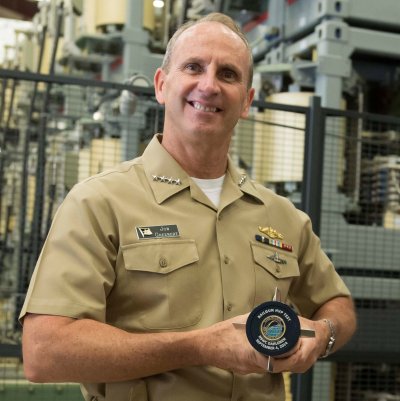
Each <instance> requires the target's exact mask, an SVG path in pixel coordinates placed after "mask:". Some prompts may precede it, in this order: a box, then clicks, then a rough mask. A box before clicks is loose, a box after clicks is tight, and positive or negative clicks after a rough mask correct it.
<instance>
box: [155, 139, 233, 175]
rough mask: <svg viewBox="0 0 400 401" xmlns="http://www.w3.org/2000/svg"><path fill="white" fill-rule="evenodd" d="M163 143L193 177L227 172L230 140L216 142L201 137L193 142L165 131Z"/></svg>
mask: <svg viewBox="0 0 400 401" xmlns="http://www.w3.org/2000/svg"><path fill="white" fill-rule="evenodd" d="M186 139H187V138H186ZM186 139H185V140H186ZM229 139H230V138H229ZM162 145H163V146H164V148H165V149H166V150H167V151H168V153H169V154H170V155H171V156H172V157H173V158H174V159H175V160H176V161H177V162H178V163H179V164H180V166H181V167H182V168H183V169H184V170H185V171H186V172H187V173H188V175H190V176H191V177H196V178H205V179H207V178H219V177H221V176H223V175H224V174H225V172H226V168H227V165H228V150H229V141H224V142H222V143H221V142H219V143H215V141H210V140H209V138H200V140H196V141H194V143H191V142H184V141H181V140H179V137H178V135H166V134H165V133H164V135H163V140H162Z"/></svg>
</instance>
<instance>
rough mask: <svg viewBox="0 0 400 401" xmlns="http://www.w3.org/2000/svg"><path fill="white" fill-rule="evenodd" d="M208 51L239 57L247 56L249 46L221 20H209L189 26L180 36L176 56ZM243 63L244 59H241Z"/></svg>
mask: <svg viewBox="0 0 400 401" xmlns="http://www.w3.org/2000/svg"><path fill="white" fill-rule="evenodd" d="M202 51H206V52H207V54H209V55H210V56H213V55H219V56H220V57H221V58H222V57H230V58H232V59H237V58H238V57H241V56H243V57H247V52H248V50H247V47H246V45H245V44H244V42H243V40H242V39H241V38H240V37H239V36H238V35H237V34H236V33H235V32H233V31H232V30H231V29H229V28H228V27H227V26H225V25H223V24H221V23H220V22H214V21H207V22H202V23H199V24H197V25H194V26H192V27H190V28H188V29H187V30H186V31H184V32H182V34H181V35H180V36H179V37H178V39H177V41H176V43H175V46H174V50H173V53H175V54H174V57H177V56H178V57H179V58H186V57H187V56H192V55H199V53H201V52H202ZM240 62H241V63H242V62H243V61H240Z"/></svg>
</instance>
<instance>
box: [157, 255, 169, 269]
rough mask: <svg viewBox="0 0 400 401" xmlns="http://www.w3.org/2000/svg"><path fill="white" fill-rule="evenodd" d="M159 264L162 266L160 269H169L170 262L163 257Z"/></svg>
mask: <svg viewBox="0 0 400 401" xmlns="http://www.w3.org/2000/svg"><path fill="white" fill-rule="evenodd" d="M158 263H159V264H160V267H167V266H168V261H167V259H166V258H164V257H163V256H162V257H161V258H160V260H159V261H158Z"/></svg>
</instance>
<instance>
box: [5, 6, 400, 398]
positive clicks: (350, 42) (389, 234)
mask: <svg viewBox="0 0 400 401" xmlns="http://www.w3.org/2000/svg"><path fill="white" fill-rule="evenodd" d="M213 11H220V12H223V13H225V14H228V15H230V16H232V17H233V18H234V19H235V20H236V21H237V23H238V24H239V25H240V26H241V27H242V29H243V31H244V32H245V33H246V35H247V37H248V40H249V42H250V44H251V46H252V49H253V57H254V61H255V75H254V87H255V88H256V94H257V95H256V97H257V101H256V103H255V106H254V107H253V108H252V109H251V113H250V116H249V118H248V119H247V120H243V121H240V122H239V124H238V126H237V128H236V131H235V135H234V139H233V143H232V149H231V154H232V157H233V160H235V161H236V163H237V164H238V165H240V167H242V168H243V169H244V170H245V171H246V172H247V173H248V174H249V175H250V176H251V177H252V178H254V179H256V180H257V181H260V182H262V183H264V184H265V185H266V186H269V187H271V188H273V189H275V190H276V191H277V192H279V193H281V194H282V195H285V196H288V197H289V198H290V199H291V200H292V201H293V202H294V203H296V204H300V200H301V197H302V195H304V194H303V192H304V191H305V189H304V177H303V165H304V164H305V163H306V162H307V159H306V157H305V156H306V153H305V151H304V149H305V146H306V133H307V132H308V131H309V130H310V126H309V121H310V119H309V117H307V115H306V113H305V110H307V109H308V108H309V105H310V104H311V102H313V99H314V96H315V95H317V96H319V97H320V99H321V106H322V108H321V109H320V112H321V113H322V114H321V115H322V117H321V119H320V120H318V119H317V120H318V121H320V122H321V124H320V126H319V127H316V128H317V129H318V130H319V131H318V135H320V136H321V137H323V138H324V142H323V148H322V151H321V152H322V153H323V166H322V184H321V188H320V191H319V192H320V194H319V195H320V196H321V213H320V216H319V218H320V223H319V224H318V225H319V235H320V237H321V242H322V245H323V247H324V248H325V250H326V251H327V253H328V254H329V256H330V257H331V258H332V260H333V262H334V264H335V266H336V268H337V269H338V271H339V273H340V274H341V275H342V276H343V278H344V279H345V281H346V283H347V284H348V286H349V287H350V289H351V291H352V293H353V296H354V298H355V301H356V304H357V309H358V314H359V319H360V320H359V327H360V330H359V332H358V334H357V335H356V336H355V338H354V340H353V341H352V342H350V344H349V345H348V346H347V347H345V348H344V349H343V351H342V352H339V353H338V354H337V355H336V356H335V358H336V360H334V359H331V360H330V361H328V362H326V361H324V362H319V363H317V365H316V367H315V369H314V384H313V388H312V392H313V399H318V400H319V401H325V400H330V399H332V397H331V394H330V387H329V385H327V386H326V388H325V389H324V390H321V389H319V388H318V382H319V381H321V380H323V378H324V377H325V378H326V377H328V380H331V379H332V378H333V377H334V376H335V369H336V368H337V367H339V370H340V374H339V375H338V377H341V379H342V380H343V381H346V383H347V385H348V386H350V387H351V388H353V387H354V394H356V393H357V395H353V398H351V399H352V400H353V401H354V400H358V399H360V400H363V399H371V400H373V399H382V400H386V399H387V400H389V399H395V398H390V397H398V396H399V393H400V390H399V389H398V388H397V387H396V386H394V387H393V386H388V387H387V388H386V387H385V388H382V386H375V387H374V386H373V385H371V386H369V387H368V389H367V390H365V391H364V392H363V391H362V389H361V388H360V386H359V382H357V378H358V377H360V375H361V373H360V372H365V371H366V370H368V369H370V370H371V371H373V372H375V373H376V375H377V376H379V377H383V376H384V375H385V374H386V373H387V374H388V375H389V373H388V372H390V377H393V381H394V382H395V381H396V380H397V381H398V380H399V377H400V373H399V371H400V367H399V366H398V361H399V360H400V359H399V358H400V344H399V342H398V340H397V338H398V336H399V335H400V326H399V323H398V322H397V321H396V320H395V319H394V316H395V315H396V314H397V315H398V312H399V309H400V270H399V263H398V260H399V259H400V247H399V246H398V244H399V240H400V119H399V117H400V98H399V93H400V91H399V89H400V50H399V49H400V23H399V20H400V2H399V1H398V0H385V1H384V2H377V1H374V0H268V1H265V0H255V1H244V0H164V1H157V2H156V1H154V2H152V1H148V0H140V1H138V0H114V1H112V2H111V1H107V0H64V1H61V0H47V1H42V2H41V3H40V4H39V12H38V13H37V14H36V15H35V16H34V18H33V20H32V22H30V23H24V24H21V23H20V24H16V28H15V30H14V41H13V42H12V43H10V42H8V43H7V44H6V46H5V49H4V52H3V59H0V68H2V69H0V78H2V86H1V94H0V95H1V96H0V100H1V103H0V151H1V152H0V182H1V185H0V202H1V203H0V246H1V249H0V283H1V285H0V290H1V291H0V297H2V298H3V299H2V301H1V302H2V305H1V306H2V308H3V310H4V311H5V312H4V313H3V318H2V321H0V329H1V333H0V335H1V338H2V342H3V343H4V342H8V343H10V344H18V340H19V339H18V336H19V333H18V331H16V330H15V329H16V318H15V317H16V316H17V314H18V308H19V305H20V304H21V300H22V299H23V294H24V291H25V290H26V285H27V280H28V279H29V276H30V274H31V272H32V269H33V266H34V262H35V257H36V256H37V253H38V252H39V250H40V244H41V241H42V240H43V238H44V236H45V234H46V232H47V230H48V227H49V225H50V223H51V219H52V216H53V214H54V213H55V210H56V209H57V206H58V205H59V204H60V202H61V201H62V199H63V198H64V196H65V195H66V193H67V192H68V190H69V189H70V188H71V187H72V186H73V185H74V184H75V183H76V182H78V181H80V180H81V179H83V178H85V177H87V176H89V175H91V174H94V173H97V172H98V171H101V170H103V169H105V168H107V167H109V166H111V165H113V164H115V163H118V162H119V161H122V160H126V159H129V158H132V157H134V156H136V155H137V154H139V153H140V152H141V150H142V148H143V146H144V145H145V144H146V143H147V141H148V140H149V138H150V137H151V136H152V135H153V133H154V132H156V131H159V130H160V129H161V127H162V118H163V111H162V109H161V108H160V107H159V106H158V105H157V103H156V102H155V100H154V98H153V97H152V77H153V75H154V72H155V70H156V68H157V67H158V66H159V65H160V64H161V60H162V57H163V54H164V52H165V48H166V45H167V42H168V40H169V38H170V37H171V35H172V34H173V32H174V31H175V30H176V29H177V27H179V26H180V25H181V24H182V23H183V22H185V21H187V20H190V19H192V20H195V19H198V18H199V17H201V16H202V15H205V14H207V13H210V12H213ZM17 25H18V26H17ZM0 28H1V21H0ZM0 56H1V53H0ZM6 70H7V71H14V75H12V74H11V73H9V75H7V74H6ZM18 73H20V75H18ZM22 73H25V75H23V74H22ZM11 77H14V78H11ZM16 77H19V79H17V78H16ZM90 82H91V84H89V83H90ZM273 105H276V106H277V105H279V107H278V106H277V107H273ZM377 114H379V115H380V116H377ZM313 195H314V194H311V196H313ZM315 195H317V194H315ZM382 331H385V333H384V334H382ZM10 333H11V334H10ZM0 357H1V355H0ZM350 362H352V363H353V364H352V365H351V366H350V365H349V363H350ZM368 364H371V366H370V367H368V366H369V365H368ZM375 373H374V374H375ZM396 378H397V379H396ZM349 383H350V384H349ZM352 383H353V384H352ZM339 390H340V389H337V391H336V395H335V399H336V400H337V401H341V400H347V399H349V398H346V396H345V395H341V394H340V391H341V390H340V391H339ZM346 392H347V394H348V393H351V392H352V390H351V389H349V387H347V388H346V389H345V390H343V393H346ZM357 397H358V398H357ZM374 397H375V398H374ZM378 397H381V398H378ZM385 397H386V398H385Z"/></svg>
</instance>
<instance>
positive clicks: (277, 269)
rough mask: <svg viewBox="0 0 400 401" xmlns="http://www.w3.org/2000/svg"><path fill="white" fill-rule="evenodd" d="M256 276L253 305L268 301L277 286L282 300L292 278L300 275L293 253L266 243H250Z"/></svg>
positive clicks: (286, 293) (284, 298)
mask: <svg viewBox="0 0 400 401" xmlns="http://www.w3.org/2000/svg"><path fill="white" fill-rule="evenodd" d="M251 249H252V254H253V260H254V269H255V276H256V284H255V285H256V291H255V298H256V299H255V305H258V304H260V303H262V302H265V301H270V300H271V299H272V297H273V294H274V292H275V288H278V289H279V290H280V292H281V297H282V302H284V301H285V300H286V298H287V295H288V292H289V288H290V285H291V283H292V281H293V279H295V278H297V277H299V276H300V270H299V265H298V262H297V257H296V255H295V254H293V253H291V252H288V251H284V250H282V249H280V248H275V247H272V246H268V245H258V244H255V243H252V244H251Z"/></svg>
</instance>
